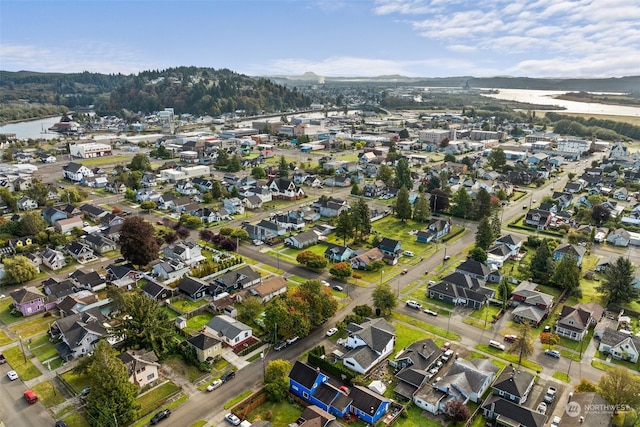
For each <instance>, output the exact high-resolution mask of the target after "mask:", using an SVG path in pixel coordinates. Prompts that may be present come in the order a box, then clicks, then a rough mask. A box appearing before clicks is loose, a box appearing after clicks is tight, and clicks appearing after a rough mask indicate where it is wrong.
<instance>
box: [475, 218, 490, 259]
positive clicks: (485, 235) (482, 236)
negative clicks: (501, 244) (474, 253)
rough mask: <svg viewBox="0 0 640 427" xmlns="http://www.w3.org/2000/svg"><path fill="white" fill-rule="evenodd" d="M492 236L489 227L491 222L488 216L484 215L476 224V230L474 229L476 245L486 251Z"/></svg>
mask: <svg viewBox="0 0 640 427" xmlns="http://www.w3.org/2000/svg"><path fill="white" fill-rule="evenodd" d="M493 240H494V236H493V230H492V229H491V223H490V222H489V218H487V217H484V218H482V219H481V220H480V223H479V224H478V231H476V247H478V248H481V249H482V250H484V251H486V250H487V249H489V247H490V246H491V244H492V243H493Z"/></svg>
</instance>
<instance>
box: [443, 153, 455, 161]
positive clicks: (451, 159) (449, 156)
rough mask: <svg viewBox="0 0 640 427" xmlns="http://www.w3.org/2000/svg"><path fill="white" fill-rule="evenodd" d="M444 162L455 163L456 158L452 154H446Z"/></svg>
mask: <svg viewBox="0 0 640 427" xmlns="http://www.w3.org/2000/svg"><path fill="white" fill-rule="evenodd" d="M444 161H445V162H452V163H455V161H456V156H454V155H453V154H450V153H447V154H445V155H444Z"/></svg>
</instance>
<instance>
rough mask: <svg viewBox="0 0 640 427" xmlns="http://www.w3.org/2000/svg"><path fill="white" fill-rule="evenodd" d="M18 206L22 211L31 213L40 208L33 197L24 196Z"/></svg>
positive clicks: (19, 200)
mask: <svg viewBox="0 0 640 427" xmlns="http://www.w3.org/2000/svg"><path fill="white" fill-rule="evenodd" d="M17 206H18V209H20V210H21V211H29V210H31V209H36V208H37V207H38V202H36V201H35V200H33V199H32V198H31V197H28V196H22V197H20V198H19V199H18V202H17Z"/></svg>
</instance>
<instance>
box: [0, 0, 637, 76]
mask: <svg viewBox="0 0 640 427" xmlns="http://www.w3.org/2000/svg"><path fill="white" fill-rule="evenodd" d="M181 65H194V66H203V67H212V68H216V69H218V68H228V69H230V70H233V71H236V72H239V73H243V74H248V75H276V74H284V75H297V74H302V73H304V72H308V71H312V72H314V73H316V74H318V75H324V76H345V77H350V76H378V75H388V74H400V75H405V76H411V77H447V76H462V75H465V76H476V77H484V76H496V75H510V76H527V77H620V76H629V75H639V74H640V3H639V2H638V0H571V1H570V0H507V1H503V0H482V1H481V0H195V1H189V0H184V1H183V0H128V1H121V0H82V1H79V0H77V1H64V0H61V1H59V0H46V1H31V0H19V1H14V0H2V1H1V3H0V69H2V70H9V71H18V70H32V71H42V72H80V71H92V72H100V73H118V72H120V73H125V74H128V73H135V72H138V71H143V70H148V69H164V68H168V67H174V66H181Z"/></svg>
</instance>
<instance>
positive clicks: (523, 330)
mask: <svg viewBox="0 0 640 427" xmlns="http://www.w3.org/2000/svg"><path fill="white" fill-rule="evenodd" d="M508 351H509V353H512V354H517V355H518V366H520V365H522V358H523V357H524V358H525V359H528V358H529V356H531V355H532V354H533V338H532V332H531V325H530V324H529V322H528V321H526V320H523V321H522V322H521V323H520V324H519V325H518V338H517V339H516V340H515V342H514V343H513V344H512V345H511V347H509V350H508Z"/></svg>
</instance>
